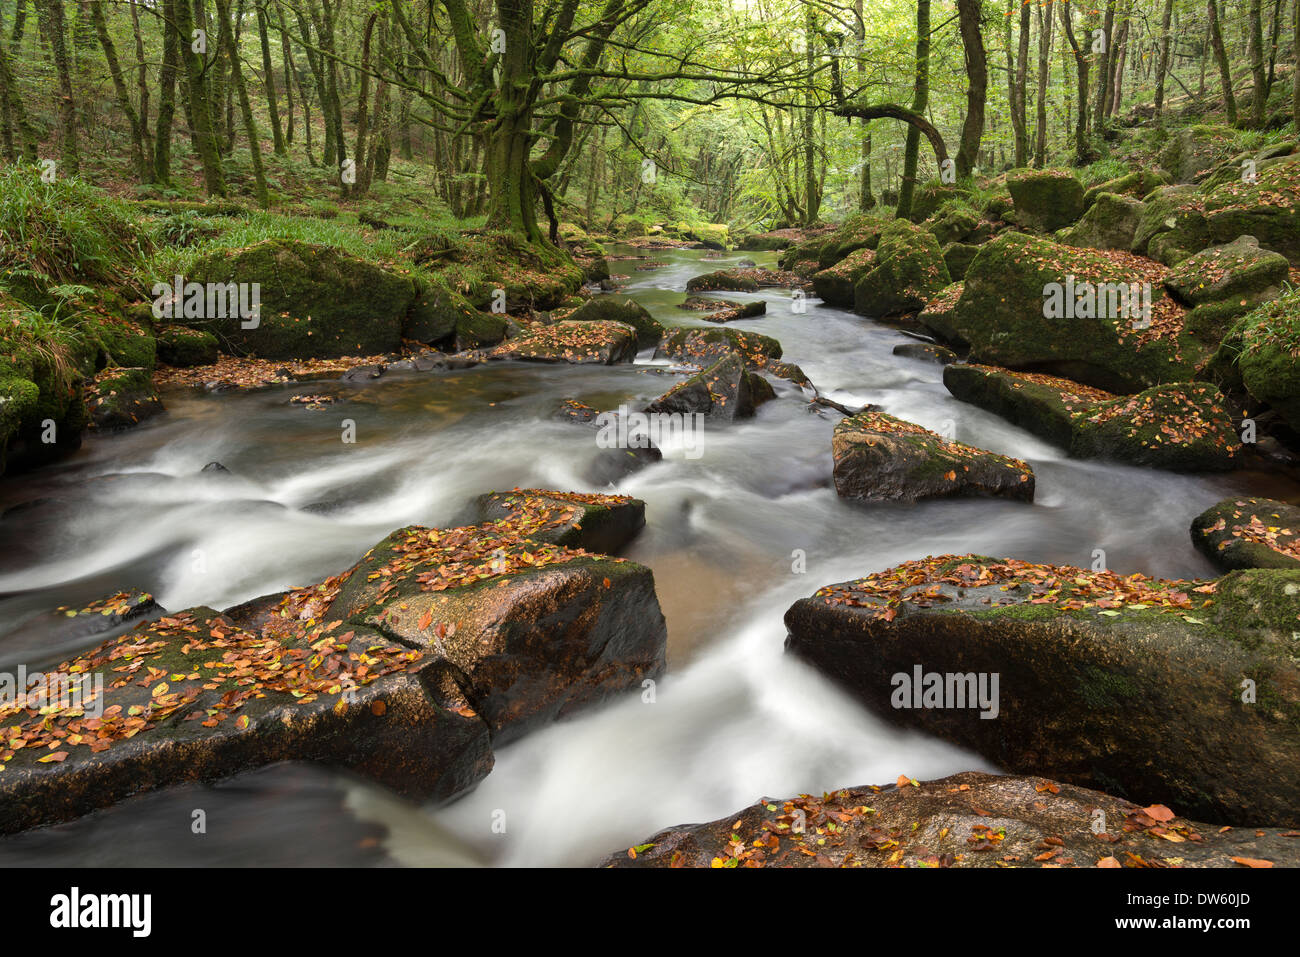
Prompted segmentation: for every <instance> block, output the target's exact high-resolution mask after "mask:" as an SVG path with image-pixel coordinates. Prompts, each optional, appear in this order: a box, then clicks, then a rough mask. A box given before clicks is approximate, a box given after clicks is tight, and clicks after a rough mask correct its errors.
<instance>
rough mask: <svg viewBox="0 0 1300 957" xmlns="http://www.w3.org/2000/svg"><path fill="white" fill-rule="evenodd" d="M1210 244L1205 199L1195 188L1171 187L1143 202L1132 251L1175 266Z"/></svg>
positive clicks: (1159, 191) (1153, 194)
mask: <svg viewBox="0 0 1300 957" xmlns="http://www.w3.org/2000/svg"><path fill="white" fill-rule="evenodd" d="M1210 242H1211V240H1210V227H1209V224H1208V223H1207V222H1206V219H1205V199H1204V197H1203V196H1201V194H1200V193H1199V192H1197V190H1196V188H1195V187H1192V186H1169V187H1165V188H1163V189H1160V190H1157V191H1156V192H1154V193H1152V194H1151V195H1150V196H1148V197H1147V198H1146V200H1144V201H1143V203H1142V214H1141V216H1140V217H1139V218H1138V225H1137V229H1136V230H1135V231H1134V233H1133V245H1132V246H1130V247H1129V249H1130V251H1132V252H1135V253H1137V254H1138V255H1140V256H1150V257H1151V258H1152V259H1155V260H1158V261H1159V262H1162V263H1164V264H1165V265H1166V266H1173V265H1176V264H1177V263H1180V262H1182V261H1183V260H1184V259H1186V258H1187V257H1188V256H1190V255H1192V254H1193V253H1197V252H1200V251H1201V250H1202V249H1204V248H1205V247H1206V246H1208V245H1210Z"/></svg>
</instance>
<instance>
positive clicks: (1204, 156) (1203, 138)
mask: <svg viewBox="0 0 1300 957" xmlns="http://www.w3.org/2000/svg"><path fill="white" fill-rule="evenodd" d="M1234 135H1235V134H1234V131H1233V130H1232V129H1231V128H1230V127H1227V126H1204V125H1202V126H1191V127H1187V128H1186V129H1181V130H1178V131H1176V132H1175V133H1173V134H1172V135H1171V136H1170V137H1169V141H1168V142H1167V143H1165V145H1164V147H1163V148H1162V149H1161V150H1160V166H1161V167H1162V168H1163V169H1165V170H1167V171H1168V172H1169V175H1170V176H1171V177H1173V180H1174V182H1175V183H1191V182H1193V181H1195V180H1196V179H1197V178H1198V177H1199V176H1200V175H1201V174H1202V173H1205V172H1206V171H1208V170H1211V169H1213V168H1214V167H1215V166H1217V165H1218V164H1219V163H1220V162H1221V161H1222V160H1223V159H1225V158H1226V157H1227V155H1228V153H1229V151H1230V150H1231V149H1232V141H1233V138H1234Z"/></svg>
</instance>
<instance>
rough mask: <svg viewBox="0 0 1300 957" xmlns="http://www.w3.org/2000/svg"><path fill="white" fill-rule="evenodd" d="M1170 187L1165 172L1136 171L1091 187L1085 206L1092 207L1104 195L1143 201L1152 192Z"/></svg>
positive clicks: (1155, 170) (1085, 194)
mask: <svg viewBox="0 0 1300 957" xmlns="http://www.w3.org/2000/svg"><path fill="white" fill-rule="evenodd" d="M1168 185H1169V175H1168V174H1167V173H1165V172H1164V171H1163V170H1158V169H1139V170H1134V171H1133V172H1131V173H1126V174H1125V175H1123V176H1117V177H1115V178H1114V179H1108V180H1106V181H1105V182H1104V183H1098V184H1097V185H1096V186H1093V187H1091V188H1090V189H1089V190H1088V191H1087V192H1086V193H1084V194H1083V205H1084V206H1085V207H1090V206H1092V204H1093V203H1095V202H1096V201H1097V199H1098V198H1099V197H1100V196H1101V194H1102V193H1111V194H1113V195H1115V196H1128V197H1130V198H1132V199H1143V198H1145V197H1146V195H1147V194H1148V193H1150V192H1151V191H1152V190H1154V189H1158V188H1160V187H1161V186H1168Z"/></svg>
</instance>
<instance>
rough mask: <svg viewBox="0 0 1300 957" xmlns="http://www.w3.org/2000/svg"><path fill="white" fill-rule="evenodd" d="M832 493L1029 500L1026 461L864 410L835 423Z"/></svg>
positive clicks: (909, 499)
mask: <svg viewBox="0 0 1300 957" xmlns="http://www.w3.org/2000/svg"><path fill="white" fill-rule="evenodd" d="M831 449H832V451H833V453H834V455H835V491H836V492H838V493H839V495H840V497H842V498H856V499H866V500H868V501H875V502H880V501H904V502H915V501H917V500H918V499H923V498H938V497H945V496H952V495H997V496H1004V497H1007V498H1013V499H1019V500H1021V501H1027V502H1028V501H1033V498H1034V472H1033V469H1031V468H1030V467H1029V466H1028V465H1027V464H1026V463H1024V462H1022V461H1020V460H1019V459H1013V458H1010V457H1008V456H1005V455H998V454H997V453H996V452H986V451H984V450H983V449H977V448H975V447H974V446H970V445H965V444H963V443H961V442H954V441H950V440H948V439H945V438H944V437H943V436H941V435H939V434H938V433H936V432H931V431H930V430H929V429H926V428H922V427H921V426H919V425H916V424H914V423H912V422H906V421H904V420H902V419H896V418H894V417H893V416H892V415H886V414H885V413H883V412H875V411H866V412H860V413H858V414H857V415H854V416H850V417H849V418H847V419H842V420H840V421H839V422H837V423H836V425H835V435H834V438H833V439H832V443H831Z"/></svg>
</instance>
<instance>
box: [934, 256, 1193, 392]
mask: <svg viewBox="0 0 1300 957" xmlns="http://www.w3.org/2000/svg"><path fill="white" fill-rule="evenodd" d="M1165 273H1166V270H1165V269H1164V268H1163V267H1162V266H1160V265H1159V264H1158V263H1155V262H1152V261H1150V260H1146V259H1141V258H1139V257H1137V256H1133V255H1130V254H1126V253H1120V252H1109V253H1101V252H1098V251H1095V250H1088V249H1078V248H1075V247H1072V246H1063V245H1060V244H1058V243H1054V242H1051V241H1050V240H1047V239H1043V238H1038V237H1032V236H1027V235H1024V234H1021V233H1004V234H1002V235H1001V236H999V237H998V238H997V239H995V240H993V241H992V242H990V243H987V244H986V245H985V246H984V247H983V248H982V249H981V250H980V253H979V255H977V256H976V257H975V259H974V261H973V262H972V263H971V265H970V268H969V269H968V270H967V272H966V279H965V283H964V286H963V288H962V293H961V299H960V300H959V301H958V303H957V306H956V309H955V311H954V313H953V315H952V324H953V329H952V331H951V333H948V334H947V335H949V337H950V338H953V339H955V340H959V341H961V342H965V343H969V345H970V347H971V359H972V361H975V362H982V363H987V364H989V365H999V366H1006V367H1009V368H1013V369H1034V370H1041V371H1045V372H1049V373H1052V374H1056V375H1063V376H1067V377H1069V378H1071V379H1075V380H1077V381H1079V382H1083V383H1086V384H1088V385H1092V386H1096V387H1097V388H1101V389H1106V390H1107V391H1111V392H1135V391H1138V390H1140V389H1145V388H1148V387H1150V386H1152V385H1155V384H1158V383H1161V382H1172V381H1187V380H1189V379H1191V378H1192V377H1193V376H1194V374H1195V372H1196V368H1197V365H1198V363H1199V362H1201V361H1203V360H1204V359H1205V358H1206V357H1207V356H1208V352H1207V350H1205V349H1204V348H1203V347H1202V346H1200V345H1199V344H1198V343H1197V342H1195V341H1194V340H1193V339H1192V338H1191V337H1190V336H1188V335H1187V333H1186V330H1185V329H1184V328H1183V321H1182V317H1183V315H1184V312H1185V310H1184V309H1183V307H1181V306H1179V305H1178V304H1177V303H1175V302H1174V301H1173V300H1172V299H1170V298H1169V297H1168V296H1167V295H1165V293H1164V290H1163V287H1162V286H1161V285H1160V283H1161V281H1162V280H1163V279H1164V276H1165ZM1135 290H1136V293H1137V295H1136V296H1135V295H1134V291H1135ZM1147 290H1149V292H1150V298H1151V302H1150V306H1151V308H1150V315H1149V316H1146V317H1144V316H1143V312H1144V311H1145V309H1144V303H1143V304H1139V302H1138V300H1143V299H1144V298H1145V297H1144V296H1143V293H1144V292H1145V291H1147ZM1148 320H1149V321H1148ZM931 328H935V330H936V332H939V333H940V334H945V333H944V332H943V331H942V330H941V329H939V328H938V327H937V326H934V325H932V326H931Z"/></svg>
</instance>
